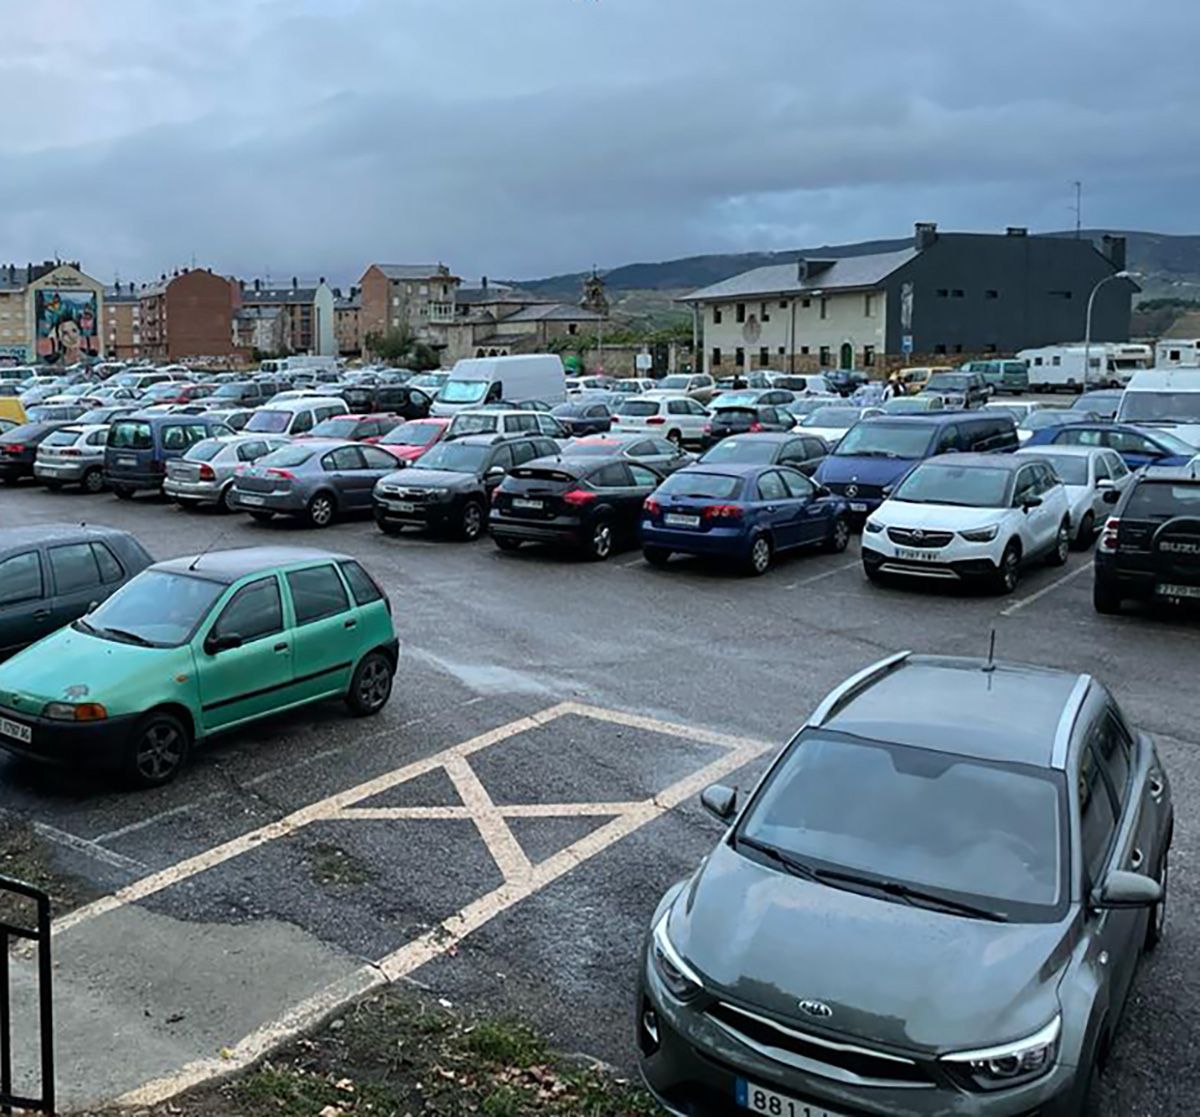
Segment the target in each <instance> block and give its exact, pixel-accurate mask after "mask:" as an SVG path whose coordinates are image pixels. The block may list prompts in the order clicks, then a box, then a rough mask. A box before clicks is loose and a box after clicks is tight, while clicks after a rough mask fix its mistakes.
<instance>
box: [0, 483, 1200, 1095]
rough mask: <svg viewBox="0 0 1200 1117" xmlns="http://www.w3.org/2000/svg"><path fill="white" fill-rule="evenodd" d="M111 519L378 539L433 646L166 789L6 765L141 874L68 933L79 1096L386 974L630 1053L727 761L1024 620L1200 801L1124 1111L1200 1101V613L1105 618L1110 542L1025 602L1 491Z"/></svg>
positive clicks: (1147, 994)
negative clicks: (381, 692) (347, 698)
mask: <svg viewBox="0 0 1200 1117" xmlns="http://www.w3.org/2000/svg"><path fill="white" fill-rule="evenodd" d="M81 520H82V521H87V522H92V523H104V524H109V525H112V526H115V527H121V528H125V529H127V530H130V531H133V532H134V533H136V534H137V535H138V537H139V538H140V539H141V541H142V542H143V544H145V545H146V547H147V548H148V549H149V550H150V552H151V553H152V554H153V555H154V556H155V557H156V558H166V557H170V556H175V555H180V554H188V553H192V552H195V551H197V550H200V549H202V548H204V547H206V546H211V545H215V546H219V547H232V546H242V545H250V544H256V543H262V542H292V543H297V544H304V545H320V546H327V547H329V548H330V549H333V550H338V551H346V552H350V553H352V554H354V555H356V556H357V557H359V558H360V559H361V560H362V561H363V562H364V563H365V564H366V565H367V566H368V568H369V569H370V570H371V571H372V572H373V573H374V574H375V575H376V577H377V578H378V579H379V580H380V582H381V583H382V584H383V586H384V588H385V589H386V590H387V592H388V594H389V596H390V598H391V600H392V602H393V606H394V612H395V617H396V624H397V629H398V632H399V634H400V636H401V639H402V642H403V649H402V665H401V668H400V672H399V675H398V678H397V684H396V688H395V693H394V696H393V699H392V701H391V703H390V705H389V706H388V708H387V709H386V710H385V712H384V713H383V714H382V715H381V716H380V717H378V718H375V719H371V720H369V721H366V722H364V721H357V720H352V719H350V718H348V717H346V716H345V713H344V711H343V709H342V708H341V707H340V705H338V704H336V703H330V704H327V705H323V706H320V707H316V708H311V709H309V710H306V711H303V712H300V713H295V714H290V715H284V716H281V717H280V718H277V719H274V720H271V721H268V722H265V723H260V724H258V725H256V726H254V727H252V728H250V729H247V730H244V731H240V732H237V733H235V734H232V735H230V736H227V737H225V738H223V739H221V740H219V741H218V742H217V743H215V744H214V745H212V746H210V747H207V748H205V749H203V750H201V751H200V752H199V754H198V755H197V756H196V757H195V761H194V763H193V765H192V767H191V768H190V769H188V770H187V771H186V772H185V773H184V774H183V775H182V776H181V777H180V779H179V780H177V781H176V782H175V783H174V784H172V785H171V786H169V787H167V788H163V789H161V790H158V791H154V792H148V793H140V794H131V793H127V792H123V791H120V790H118V789H115V788H114V787H112V786H111V785H107V784H104V783H103V782H97V781H96V780H94V779H84V778H82V777H79V776H76V775H74V774H71V773H60V772H50V771H44V770H41V769H38V768H36V767H31V766H29V765H26V764H23V763H18V762H16V761H13V760H8V759H0V808H3V809H5V810H8V811H11V812H14V813H16V814H19V815H22V816H24V817H27V818H29V819H31V820H33V821H35V822H36V823H37V824H38V827H39V832H40V833H41V834H42V835H43V837H45V838H47V839H48V840H49V841H51V842H52V843H53V845H54V847H55V848H56V849H57V850H58V851H59V856H60V858H61V861H62V864H63V866H64V867H65V868H69V869H70V870H71V871H73V872H76V873H79V874H81V875H83V876H85V877H87V878H88V879H89V880H90V881H92V882H93V883H95V884H96V885H97V886H99V887H100V888H101V889H102V890H103V891H104V892H105V893H106V894H108V896H109V897H110V898H109V899H107V900H102V901H100V902H99V903H98V904H97V905H92V906H90V907H87V908H84V909H82V910H81V911H80V912H78V913H76V914H75V915H68V916H66V917H65V919H64V920H63V921H62V922H60V925H59V931H58V934H57V936H56V947H55V949H56V956H57V958H58V959H59V962H60V973H61V975H62V976H61V979H60V991H59V998H60V1005H61V1006H65V1005H67V1004H70V1005H84V1004H86V1005H87V1006H89V1007H88V1011H87V1012H82V1011H81V1012H78V1013H75V1014H72V1013H70V1012H66V1013H64V1012H61V1011H60V1030H59V1038H58V1045H59V1060H60V1068H61V1072H60V1079H61V1080H62V1090H63V1093H64V1096H65V1097H66V1098H67V1099H68V1101H69V1102H74V1103H75V1104H81V1103H83V1102H94V1101H97V1100H101V1099H112V1098H115V1097H124V1098H125V1099H126V1100H130V1099H133V1100H143V1101H144V1100H148V1099H152V1098H153V1097H156V1096H165V1095H166V1094H169V1093H170V1092H171V1091H172V1090H173V1089H176V1088H178V1087H179V1086H180V1085H185V1084H187V1082H189V1081H194V1080H198V1079H201V1078H203V1077H206V1076H207V1075H209V1074H211V1073H216V1072H219V1071H221V1070H224V1069H228V1068H229V1067H230V1066H233V1065H238V1064H239V1062H241V1061H245V1060H246V1059H249V1058H252V1057H253V1056H254V1055H255V1054H257V1053H259V1052H260V1051H261V1050H264V1049H265V1048H266V1047H268V1046H269V1045H270V1043H271V1042H273V1041H274V1040H275V1039H277V1038H278V1037H279V1036H280V1035H281V1034H286V1031H287V1030H288V1029H289V1028H290V1027H293V1026H302V1025H303V1024H304V1023H305V1022H306V1021H307V1020H308V1019H310V1018H311V1016H312V1015H313V1014H320V1013H322V1012H327V1011H328V1010H329V1009H330V1008H332V1007H335V1006H336V1004H337V1003H339V1001H340V1000H342V999H344V998H345V997H346V996H349V995H351V994H352V993H354V992H358V991H361V990H362V989H366V988H370V987H372V986H373V985H375V984H378V983H379V982H382V981H386V980H411V981H414V982H417V983H419V984H420V985H421V986H423V987H426V988H428V989H430V990H432V991H433V992H434V993H435V994H436V995H437V996H438V997H440V998H443V999H445V1000H447V1001H449V1002H451V1003H452V1004H454V1005H456V1006H460V1007H464V1008H467V1009H470V1010H479V1011H482V1012H487V1013H490V1014H500V1015H511V1016H515V1017H519V1018H521V1019H523V1020H525V1021H527V1022H529V1023H530V1024H532V1025H533V1026H535V1027H537V1028H538V1029H539V1030H540V1031H542V1032H543V1033H544V1034H546V1035H547V1037H548V1038H549V1039H550V1040H551V1041H552V1042H553V1043H554V1044H555V1045H556V1046H557V1047H558V1048H560V1049H562V1050H564V1051H568V1052H580V1053H584V1054H587V1055H590V1056H593V1057H595V1058H598V1059H600V1060H603V1061H605V1062H607V1063H611V1064H614V1065H616V1066H618V1067H620V1068H621V1069H622V1070H626V1071H628V1070H631V1069H632V1066H633V1049H632V1040H631V1026H630V1013H631V990H632V986H633V980H634V968H635V956H636V952H637V946H638V943H639V941H640V939H641V936H642V934H643V932H644V930H645V927H646V923H647V920H648V918H649V915H650V913H651V911H652V909H653V907H654V905H655V903H656V901H657V899H658V897H659V896H660V895H661V893H662V891H663V890H664V889H665V888H666V887H667V886H668V885H669V884H671V883H672V882H673V881H674V880H676V879H678V878H679V877H681V876H683V875H684V874H686V873H687V872H689V871H690V870H691V869H692V868H693V867H694V866H695V865H696V863H697V862H698V861H699V859H700V858H701V857H703V856H704V854H705V853H706V852H707V851H708V849H709V848H710V847H711V845H712V843H713V842H714V841H715V840H716V838H717V836H718V828H717V826H716V824H715V823H713V822H712V821H711V820H709V819H708V818H707V816H706V815H704V814H703V812H702V811H701V810H700V808H699V804H698V801H697V797H696V793H697V792H698V790H699V788H700V787H701V786H703V783H704V782H705V781H707V780H708V779H710V778H714V777H715V776H720V777H721V778H722V779H724V780H725V781H726V782H731V783H734V784H740V785H741V786H749V785H750V784H751V783H752V782H753V780H754V779H755V778H756V776H757V775H758V773H759V772H760V771H761V770H762V767H763V765H764V764H765V763H766V761H767V760H768V758H769V757H770V756H771V755H772V753H773V750H775V749H776V748H778V746H780V745H781V744H783V743H784V742H785V741H786V740H787V739H788V737H789V736H790V735H791V733H792V732H793V731H794V730H795V729H796V727H798V726H799V725H800V724H801V722H802V721H803V720H804V719H805V717H806V716H807V715H808V713H809V712H810V711H811V710H812V708H813V707H814V706H815V704H816V703H817V702H818V700H819V699H820V698H821V697H822V695H823V694H824V693H825V692H826V691H828V690H829V689H830V688H831V687H832V686H834V685H836V684H837V683H838V682H840V681H841V680H842V679H844V678H845V677H846V676H847V675H848V674H850V673H852V672H853V671H856V670H858V669H859V668H861V667H862V666H864V665H865V664H867V663H869V662H872V661H873V660H875V659H878V658H879V657H880V656H883V655H885V654H888V653H890V652H893V651H896V650H900V649H903V648H910V649H913V650H915V651H920V652H938V653H947V654H964V655H984V654H986V652H987V647H988V642H989V639H990V636H991V633H992V632H993V631H994V632H995V634H996V648H997V656H998V657H1000V658H1003V659H1007V660H1016V661H1025V662H1032V663H1039V664H1046V665H1050V666H1055V667H1062V668H1068V669H1072V670H1081V671H1088V672H1091V673H1093V674H1095V675H1096V676H1097V677H1099V678H1101V679H1102V680H1104V681H1105V682H1106V683H1107V684H1108V685H1109V686H1110V687H1111V688H1112V690H1113V691H1114V693H1115V694H1116V696H1117V698H1118V700H1119V701H1120V702H1121V704H1122V705H1123V707H1124V708H1125V710H1126V712H1127V714H1128V715H1129V717H1130V719H1131V720H1132V721H1133V722H1134V723H1135V724H1137V725H1138V726H1139V727H1140V728H1143V729H1145V730H1147V731H1148V732H1151V733H1152V734H1154V735H1156V737H1157V738H1158V740H1159V743H1160V746H1161V748H1162V751H1163V755H1164V758H1165V761H1166V763H1167V765H1168V769H1169V772H1170V775H1171V779H1172V782H1173V787H1174V792H1175V797H1176V811H1177V818H1178V822H1177V830H1176V837H1175V847H1174V850H1173V854H1172V869H1173V874H1172V899H1171V905H1172V906H1171V912H1170V917H1169V930H1168V939H1167V941H1166V943H1164V945H1163V947H1162V948H1161V950H1160V951H1159V952H1158V953H1157V954H1156V955H1155V956H1154V957H1153V958H1151V959H1149V960H1148V961H1147V963H1146V964H1145V966H1144V967H1143V969H1142V972H1141V974H1140V976H1139V979H1138V982H1137V985H1136V988H1135V990H1134V994H1133V998H1132V1001H1131V1004H1130V1007H1129V1011H1128V1016H1127V1020H1126V1024H1125V1027H1124V1030H1123V1032H1122V1033H1121V1035H1120V1037H1119V1039H1118V1043H1117V1046H1116V1048H1115V1050H1114V1052H1113V1056H1112V1062H1111V1066H1110V1069H1109V1072H1108V1074H1107V1075H1106V1080H1105V1086H1104V1095H1105V1107H1104V1109H1103V1111H1102V1112H1103V1113H1104V1115H1105V1117H1117V1115H1118V1114H1119V1115H1121V1117H1125V1115H1129V1114H1183V1113H1192V1112H1195V1111H1196V1108H1197V1104H1198V1103H1197V1098H1200V1043H1198V1041H1197V1039H1196V1038H1195V1037H1196V1034H1197V1033H1196V1030H1195V1027H1194V1021H1195V1018H1196V1012H1197V1008H1198V1006H1200V974H1198V973H1197V971H1196V969H1195V967H1194V966H1193V965H1192V964H1191V962H1192V959H1194V958H1195V957H1196V956H1197V952H1198V949H1200V930H1198V929H1197V925H1198V920H1197V914H1198V911H1197V908H1198V903H1200V896H1198V891H1200V885H1198V884H1197V877H1196V872H1195V866H1196V858H1197V847H1198V843H1200V838H1198V833H1200V829H1198V827H1197V824H1196V805H1197V803H1200V759H1198V758H1200V751H1198V750H1200V730H1197V728H1196V726H1195V719H1194V711H1195V709H1196V708H1197V707H1196V702H1195V698H1194V692H1193V689H1192V688H1193V687H1194V686H1195V682H1194V675H1195V670H1194V665H1195V663H1196V662H1197V653H1198V652H1200V631H1198V630H1197V627H1196V625H1195V619H1194V617H1192V618H1191V619H1188V618H1179V617H1171V616H1148V615H1146V616H1142V615H1134V616H1123V617H1118V618H1104V617H1100V616H1098V615H1096V614H1095V613H1094V612H1093V611H1092V608H1091V601H1090V592H1091V582H1090V575H1089V569H1090V562H1091V558H1090V555H1088V554H1079V553H1074V554H1072V557H1071V560H1070V563H1069V564H1068V566H1067V567H1066V568H1065V569H1054V570H1051V569H1039V570H1036V571H1031V572H1030V573H1029V574H1028V575H1027V577H1026V579H1025V580H1024V581H1023V583H1022V584H1021V586H1020V587H1019V588H1018V590H1017V592H1016V593H1015V594H1013V595H1012V596H1011V597H1008V598H997V597H991V596H987V595H984V594H980V593H964V592H962V591H957V590H953V589H945V588H940V587H931V588H922V589H917V590H900V589H880V588H876V587H873V586H870V585H869V584H868V583H867V582H866V581H865V580H864V578H863V576H862V573H861V569H860V568H859V566H858V562H857V550H856V548H857V543H855V544H852V547H851V550H850V551H849V552H847V553H846V554H844V555H836V556H835V555H811V556H798V557H795V558H785V559H783V560H782V561H781V562H780V563H779V565H778V566H777V567H776V568H775V569H774V570H773V571H772V572H770V573H769V574H768V575H767V576H766V577H764V578H761V579H747V578H744V577H741V576H739V575H737V574H734V573H730V572H728V571H726V570H723V569H721V568H718V567H714V566H710V565H706V564H704V563H701V562H698V561H690V560H676V561H675V562H673V563H672V564H671V566H670V568H668V569H666V570H655V569H652V568H650V567H649V566H647V565H646V564H645V563H644V562H643V561H642V560H641V558H640V555H639V554H638V553H637V552H626V553H622V554H618V555H616V556H614V558H613V559H611V560H610V561H609V562H608V563H605V564H602V565H596V564H589V563H585V562H582V561H579V560H576V559H573V558H570V557H566V556H563V555H561V554H556V553H554V552H550V551H539V550H535V549H532V548H527V549H524V550H522V551H521V552H520V553H517V554H502V553H500V552H499V551H497V550H496V549H495V548H494V547H493V546H492V545H491V543H490V542H488V541H486V540H484V541H482V542H480V543H477V544H474V545H465V544H460V543H454V542H447V541H441V540H436V539H431V538H427V537H423V536H421V535H419V534H415V533H405V535H403V536H401V537H400V538H397V539H392V538H387V537H385V536H383V535H381V534H380V533H379V532H377V531H376V529H375V527H374V525H373V524H372V523H370V522H369V521H363V520H359V521H353V522H350V523H344V524H338V525H335V526H334V527H332V528H330V529H328V530H326V531H324V532H318V531H314V530H312V529H307V528H303V527H298V526H295V525H292V524H290V523H286V522H272V523H270V524H257V523H253V522H252V521H250V520H248V519H246V518H243V517H227V516H220V515H217V514H211V513H203V512H201V513H196V512H184V511H181V510H179V509H176V508H175V507H173V506H172V505H170V504H168V503H165V502H163V501H160V500H157V499H151V498H147V497H142V498H139V499H137V500H136V501H133V502H120V501H117V500H116V499H114V498H112V497H110V496H107V495H101V496H97V497H83V496H80V495H76V494H73V493H59V494H51V493H47V492H45V491H43V490H41V489H39V488H35V487H33V486H22V487H20V488H17V489H6V490H4V491H2V492H0V524H9V523H22V524H24V523H39V522H45V523H49V522H56V521H69V522H79V521H81ZM280 958H284V959H289V960H290V964H276V963H273V962H272V959H275V960H276V962H277V960H278V959H280ZM889 964H895V961H894V960H890V959H887V958H885V957H881V958H880V965H881V966H882V965H889ZM306 1013H307V1014H308V1015H306ZM106 1035H109V1036H111V1035H117V1036H122V1037H124V1038H125V1039H127V1040H128V1044H127V1046H126V1048H125V1050H126V1051H129V1052H136V1051H138V1050H145V1051H146V1052H147V1054H146V1056H145V1057H144V1058H140V1059H139V1058H138V1057H135V1056H131V1057H129V1058H127V1059H122V1060H121V1061H120V1063H119V1064H116V1065H114V1064H115V1061H114V1060H112V1059H111V1055H110V1054H109V1051H110V1050H111V1048H110V1047H109V1046H108V1045H106V1044H103V1043H100V1051H99V1053H97V1051H96V1050H95V1049H96V1047H97V1043H98V1042H99V1040H100V1037H103V1036H106ZM106 1060H107V1061H106Z"/></svg>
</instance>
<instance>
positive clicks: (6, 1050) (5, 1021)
mask: <svg viewBox="0 0 1200 1117" xmlns="http://www.w3.org/2000/svg"><path fill="white" fill-rule="evenodd" d="M5 892H7V893H10V894H15V895H18V896H23V897H25V898H26V899H29V900H33V901H34V902H35V903H36V904H37V927H36V928H35V929H33V930H30V929H29V928H27V927H18V926H15V925H13V924H10V923H3V922H0V1113H5V1114H10V1113H12V1111H13V1109H14V1108H16V1109H27V1110H34V1111H36V1112H39V1113H53V1112H54V994H53V987H52V984H51V983H52V973H51V969H50V897H49V896H48V895H47V894H46V893H45V892H43V891H42V890H41V889H40V888H34V887H32V886H31V885H28V884H25V883H23V882H22V881H19V880H10V879H9V878H8V877H0V894H3V893H5ZM11 939H24V940H27V941H30V942H34V943H36V944H37V958H38V1033H39V1043H40V1048H41V1062H42V1074H41V1079H42V1093H41V1097H38V1098H30V1097H25V1096H24V1095H21V1094H14V1093H13V1085H12V1005H11V1001H10V989H9V959H8V948H9V942H10V940H11Z"/></svg>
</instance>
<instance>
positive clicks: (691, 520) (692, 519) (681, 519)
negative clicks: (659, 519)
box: [663, 512, 700, 527]
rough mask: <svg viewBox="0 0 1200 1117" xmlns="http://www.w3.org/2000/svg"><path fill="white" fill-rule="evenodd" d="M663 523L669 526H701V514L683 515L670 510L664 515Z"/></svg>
mask: <svg viewBox="0 0 1200 1117" xmlns="http://www.w3.org/2000/svg"><path fill="white" fill-rule="evenodd" d="M663 523H664V524H666V525H667V527H699V526H700V517H699V516H681V515H679V513H677V512H668V513H667V514H666V515H665V516H663Z"/></svg>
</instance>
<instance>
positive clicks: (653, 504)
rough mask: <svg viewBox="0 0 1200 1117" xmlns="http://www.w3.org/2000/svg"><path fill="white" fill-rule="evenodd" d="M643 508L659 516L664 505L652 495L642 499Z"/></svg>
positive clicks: (652, 514)
mask: <svg viewBox="0 0 1200 1117" xmlns="http://www.w3.org/2000/svg"><path fill="white" fill-rule="evenodd" d="M642 508H643V510H644V511H646V512H649V513H650V515H651V516H657V515H658V514H659V512H660V511H661V510H662V506H661V505H660V504H659V503H658V501H657V500H655V499H654V497H652V496H648V497H646V499H645V500H644V501H642Z"/></svg>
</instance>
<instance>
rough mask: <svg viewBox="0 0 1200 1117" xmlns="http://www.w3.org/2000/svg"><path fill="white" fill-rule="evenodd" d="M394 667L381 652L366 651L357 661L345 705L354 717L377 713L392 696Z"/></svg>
mask: <svg viewBox="0 0 1200 1117" xmlns="http://www.w3.org/2000/svg"><path fill="white" fill-rule="evenodd" d="M395 673H396V669H395V668H394V667H393V666H392V661H391V660H390V659H388V657H387V656H386V655H384V654H383V652H368V653H367V654H366V655H365V656H363V658H362V660H361V661H360V662H359V665H358V667H357V668H356V669H355V671H354V677H353V678H352V679H351V680H350V690H349V691H348V692H347V694H346V705H347V706H349V707H350V712H351V713H352V714H353V715H354V716H355V717H359V718H362V717H369V716H370V715H371V714H377V713H379V711H380V710H382V709H383V708H384V706H386V705H387V701H388V699H389V698H391V696H392V678H393V676H394V675H395Z"/></svg>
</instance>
